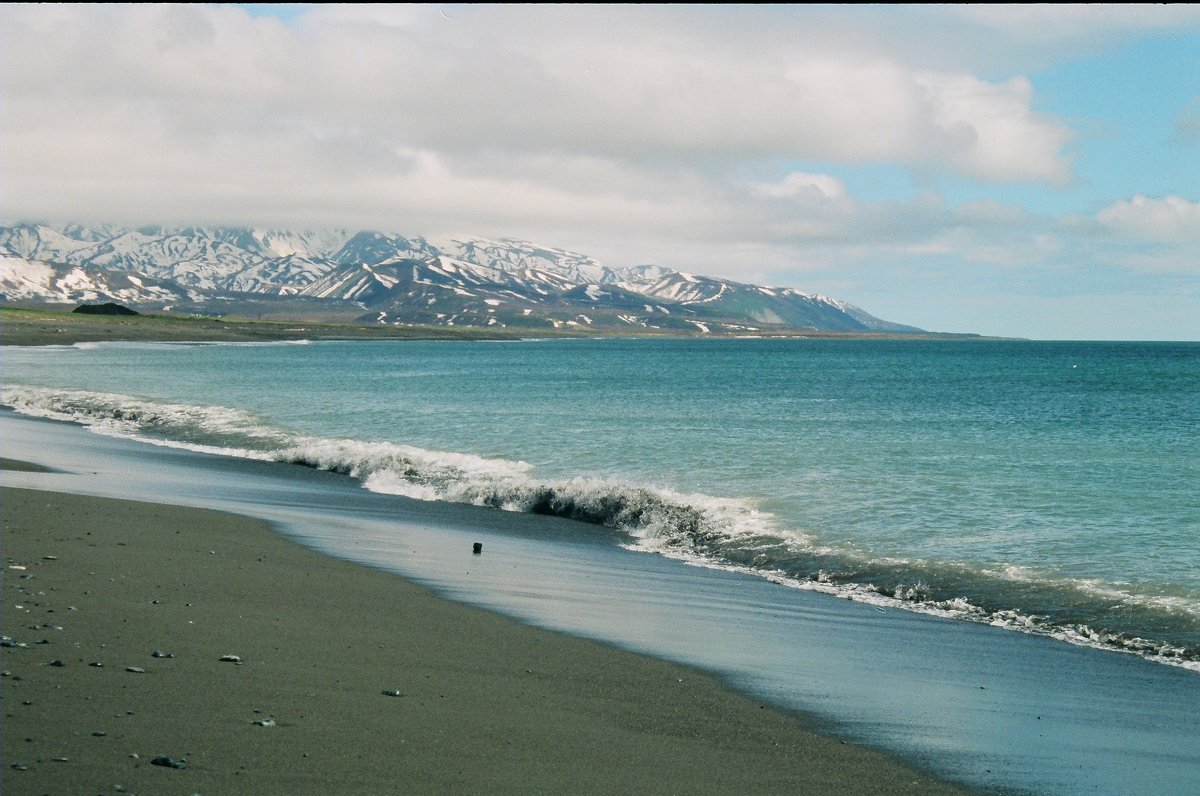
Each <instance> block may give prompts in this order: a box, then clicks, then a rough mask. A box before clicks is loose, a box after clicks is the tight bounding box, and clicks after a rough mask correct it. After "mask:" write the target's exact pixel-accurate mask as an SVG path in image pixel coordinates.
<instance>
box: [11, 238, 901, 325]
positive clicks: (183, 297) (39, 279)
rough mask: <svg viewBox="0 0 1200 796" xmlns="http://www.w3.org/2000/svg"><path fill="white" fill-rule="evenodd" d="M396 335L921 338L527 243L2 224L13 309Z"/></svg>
mask: <svg viewBox="0 0 1200 796" xmlns="http://www.w3.org/2000/svg"><path fill="white" fill-rule="evenodd" d="M95 301H114V302H119V303H121V304H125V305H127V306H130V307H134V308H137V309H139V310H142V311H155V312H186V313H195V314H203V315H225V314H238V315H242V316H245V317H251V318H253V317H255V316H257V317H271V318H303V317H307V318H312V317H325V318H330V319H338V320H347V321H357V322H365V323H381V324H396V325H402V324H421V325H436V326H477V327H487V326H500V327H517V328H528V329H538V328H541V329H548V328H558V329H563V328H581V329H586V328H594V329H597V330H601V329H604V330H610V331H611V330H619V329H626V330H640V329H644V330H662V331H688V332H699V333H706V334H754V333H761V332H771V331H785V330H816V331H832V332H919V331H921V330H919V329H917V328H915V327H912V326H905V325H903V324H898V323H891V322H889V321H884V320H880V319H879V318H876V317H874V316H872V315H870V314H868V313H867V312H865V311H864V310H861V309H859V308H858V307H855V306H853V305H850V304H847V303H845V302H842V301H838V300H836V299H832V298H828V297H826V296H819V295H812V294H808V293H803V292H801V291H798V290H793V289H791V288H774V287H762V286H758V285H751V284H744V283H740V282H734V281H731V280H728V279H718V278H715V277H709V276H700V275H696V274H691V273H686V272H683V271H676V270H673V269H670V268H666V267H663V266H658V265H640V266H635V267H632V268H612V267H609V266H606V265H604V264H602V263H600V262H597V261H596V260H595V259H593V258H591V257H588V256H587V255H584V254H578V253H576V252H571V251H566V250H564V249H557V248H550V247H545V246H539V245H536V244H533V243H529V242H526V241H521V240H513V239H507V238H505V239H501V240H489V239H484V238H455V239H449V240H445V241H437V242H436V243H435V242H433V241H430V240H426V239H425V238H422V237H405V236H402V235H397V234H390V233H382V232H374V231H361V232H348V231H340V230H331V231H323V232H312V231H309V232H296V231H288V230H274V229H250V228H233V227H214V226H194V227H138V228H130V227H120V226H113V225H83V224H70V225H61V226H48V225H44V224H29V223H24V224H16V225H11V226H3V227H0V302H3V303H7V304H23V305H29V304H52V305H71V304H79V303H83V302H95Z"/></svg>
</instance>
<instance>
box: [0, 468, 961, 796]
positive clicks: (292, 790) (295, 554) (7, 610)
mask: <svg viewBox="0 0 1200 796" xmlns="http://www.w3.org/2000/svg"><path fill="white" fill-rule="evenodd" d="M6 464H12V463H6ZM2 497H3V503H2V514H0V520H2V523H3V551H4V559H5V560H4V570H3V572H4V577H3V593H4V597H3V614H2V617H3V624H4V634H5V635H6V636H9V637H11V638H12V639H13V641H15V642H19V643H21V644H23V645H27V646H19V647H11V646H6V647H5V648H4V649H3V651H2V652H3V663H2V668H3V670H4V677H3V680H0V687H2V689H3V691H2V693H3V711H4V722H3V744H2V746H3V758H4V759H3V768H2V769H0V778H2V779H0V784H2V786H3V792H4V793H5V794H10V795H12V796H16V795H17V794H25V793H31V794H32V793H38V794H40V793H80V794H82V793H88V794H95V793H117V792H122V789H123V790H124V791H126V792H133V793H143V794H145V793H180V794H190V793H202V794H217V793H256V794H257V793H288V794H298V793H330V792H334V793H430V792H459V793H467V792H469V793H492V792H505V793H537V792H540V793H584V792H607V793H613V792H626V793H765V792H771V793H821V794H828V793H922V794H930V793H952V792H960V791H956V790H954V789H953V788H951V787H948V786H946V785H943V784H941V783H939V782H937V781H935V780H932V779H930V778H929V777H927V776H925V775H923V774H921V773H918V772H915V771H914V770H912V769H910V768H907V767H905V766H904V765H902V764H901V763H898V762H896V761H895V760H893V759H892V758H889V757H888V756H886V755H884V754H882V753H879V752H876V751H873V750H869V749H863V748H860V747H856V746H853V745H848V744H845V743H842V742H840V741H838V740H837V739H835V738H832V737H830V736H827V735H822V734H819V733H816V732H812V731H811V729H809V728H807V726H806V725H805V724H804V723H803V720H802V719H801V718H800V717H796V716H792V715H789V714H786V713H783V712H780V711H776V710H774V709H771V708H770V707H765V708H764V707H762V706H761V705H760V704H759V703H758V702H756V701H753V700H751V699H748V698H745V697H743V696H740V695H738V694H736V693H734V692H733V691H731V690H729V689H728V688H726V687H724V686H722V685H721V684H720V683H719V682H717V681H716V680H714V679H713V678H711V677H708V676H706V675H703V674H700V673H697V672H695V671H693V670H690V669H687V668H684V667H680V666H677V665H673V664H669V663H664V662H661V661H657V660H654V659H651V658H646V657H642V656H638V655H635V654H631V653H627V652H623V651H620V650H616V649H613V648H610V647H606V646H604V645H602V644H599V643H596V642H592V641H587V640H582V639H578V638H574V637H570V636H566V635H561V634H557V633H552V632H548V631H544V630H539V629H536V628H531V627H527V626H524V625H521V624H519V623H517V622H514V621H511V620H508V619H506V618H504V617H501V616H498V615H496V614H492V613H488V612H486V611H483V610H479V609H475V608H471V607H467V606H463V605H459V604H456V603H452V602H449V601H446V600H444V599H441V598H439V597H436V596H434V595H433V594H432V593H430V592H429V591H428V590H427V589H425V588H423V587H421V586H418V585H415V584H413V583H411V582H409V581H406V580H404V579H403V578H400V577H397V576H395V575H392V574H388V573H384V572H381V571H377V570H373V569H369V568H366V567H362V566H359V565H356V564H352V563H348V562H345V561H342V560H339V559H334V558H330V557H327V556H324V555H321V554H318V553H315V552H312V551H310V550H308V549H306V548H303V547H301V546H299V545H297V544H295V543H293V542H290V541H288V540H286V539H284V538H283V537H282V536H280V535H278V534H276V533H275V532H273V531H272V530H271V528H270V527H269V526H268V525H267V524H265V523H263V522H259V521H256V520H252V519H247V518H243V517H239V516H234V515H229V514H222V513H217V512H211V511H203V510H197V509H190V508H178V507H173V506H166V505H157V504H146V503H133V502H127V501H118V500H110V499H103V498H93V497H83V496H77V495H67V494H60V493H53V492H40V491H31V490H20V489H12V488H5V489H4V490H3V492H2ZM6 643H9V642H7V641H6ZM156 650H157V651H160V652H162V653H164V654H167V655H169V656H170V657H155V656H154V652H155V651H156ZM223 655H236V656H239V658H240V660H241V662H240V663H232V662H222V661H221V660H220V658H221V656H223ZM54 661H61V662H62V663H63V665H61V666H58V665H53V663H52V662H54ZM93 663H102V664H103V665H102V666H95V665H93ZM127 667H136V668H138V669H141V670H144V671H130V670H128V668H127ZM391 690H395V691H398V692H399V694H400V695H399V696H389V695H387V694H385V692H386V691H391ZM255 721H264V722H267V723H268V724H270V723H273V725H272V726H260V725H258V724H255V723H254V722H255ZM159 756H164V757H169V758H172V759H173V760H176V761H178V760H186V768H179V769H176V768H167V767H163V766H159V765H154V764H152V762H151V761H152V760H153V759H154V758H156V757H159Z"/></svg>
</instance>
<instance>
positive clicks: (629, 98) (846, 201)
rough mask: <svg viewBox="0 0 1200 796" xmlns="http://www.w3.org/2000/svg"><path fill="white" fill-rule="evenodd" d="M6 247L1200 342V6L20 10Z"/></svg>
mask: <svg viewBox="0 0 1200 796" xmlns="http://www.w3.org/2000/svg"><path fill="white" fill-rule="evenodd" d="M0 64H2V67H3V68H2V72H0V170H2V171H0V176H2V177H3V179H2V180H0V183H2V184H3V185H4V186H5V188H4V191H5V192H4V194H3V206H2V208H0V209H2V210H3V214H4V217H5V218H6V219H7V220H36V219H43V220H64V221H65V220H71V221H108V222H121V223H139V224H140V223H230V224H239V225H269V226H287V227H314V226H339V227H370V228H379V229H385V230H388V231H394V232H400V233H403V234H407V235H425V236H427V237H431V238H434V239H436V238H437V237H439V236H449V235H462V234H467V235H480V236H489V237H517V238H523V239H528V240H534V241H538V242H541V243H544V244H546V245H551V246H560V247H563V248H569V249H574V250H578V251H582V252H585V253H588V254H591V255H592V256H595V257H597V258H599V259H601V260H602V261H604V262H608V263H611V264H613V265H618V266H620V265H636V264H640V263H647V262H655V263H660V264H663V265H667V266H670V267H673V268H677V269H679V270H686V271H694V272H698V273H708V274H714V275H718V276H724V277H729V278H734V279H742V280H745V281H751V282H756V283H760V284H771V285H783V286H789V287H795V288H798V289H801V290H806V291H809V292H814V293H823V294H827V295H832V296H835V297H837V298H840V299H843V300H847V301H850V302H852V303H855V304H858V305H860V306H862V307H863V308H865V309H867V310H868V311H869V312H872V313H874V314H876V315H879V316H881V317H884V318H887V319H889V320H896V321H900V322H904V323H911V324H915V325H919V326H923V327H925V328H930V329H936V330H945V331H974V332H981V333H986V334H997V335H1008V336H1025V337H1043V338H1093V339H1095V338H1120V339H1125V338H1135V339H1137V338H1140V339H1168V338H1169V339H1192V340H1196V339H1200V7H1195V6H1189V5H1176V6H1123V5H1075V6H1071V5H1060V6H1048V5H1037V6H982V5H961V6H819V5H818V6H683V7H679V6H516V7H507V6H491V5H486V4H485V5H440V6H439V5H424V6H368V7H360V6H341V5H339V6H323V5H311V6H309V5H280V6H270V5H245V6H236V5H207V6H205V5H186V6H183V5H167V6H154V7H148V8H144V7H141V6H120V5H114V6H14V5H8V6H0Z"/></svg>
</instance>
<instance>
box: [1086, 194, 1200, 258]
mask: <svg viewBox="0 0 1200 796" xmlns="http://www.w3.org/2000/svg"><path fill="white" fill-rule="evenodd" d="M1096 220H1097V221H1098V222H1099V223H1100V224H1101V225H1103V226H1104V227H1105V228H1107V229H1109V230H1112V231H1113V232H1116V233H1118V234H1120V235H1124V236H1128V237H1132V238H1139V239H1142V240H1147V241H1156V242H1164V243H1182V242H1185V241H1200V202H1191V201H1188V200H1187V199H1184V198H1183V197H1180V196H1166V197H1163V198H1161V199H1154V198H1151V197H1148V196H1142V195H1141V194H1139V195H1137V196H1135V197H1133V198H1132V199H1129V200H1126V201H1120V202H1114V203H1113V204H1111V205H1109V206H1108V207H1106V208H1104V209H1103V210H1101V211H1100V212H1099V213H1097V214H1096ZM1196 264H1197V265H1198V266H1200V260H1198V261H1197V263H1196Z"/></svg>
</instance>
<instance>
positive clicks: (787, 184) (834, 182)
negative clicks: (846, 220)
mask: <svg viewBox="0 0 1200 796" xmlns="http://www.w3.org/2000/svg"><path fill="white" fill-rule="evenodd" d="M750 188H751V190H752V191H754V192H755V193H757V194H758V195H760V196H767V197H771V198H774V199H784V198H789V199H794V198H805V199H810V198H811V199H821V200H829V199H834V200H841V199H845V198H846V186H845V185H843V184H842V181H841V180H839V179H838V178H837V177H831V176H829V175H828V174H809V173H808V172H804V171H793V172H792V173H791V174H789V175H787V176H786V177H784V178H783V179H782V180H780V181H779V182H773V183H758V184H755V185H752V186H750Z"/></svg>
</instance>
